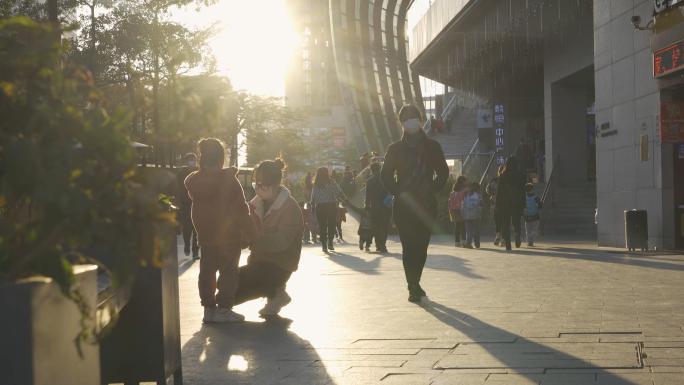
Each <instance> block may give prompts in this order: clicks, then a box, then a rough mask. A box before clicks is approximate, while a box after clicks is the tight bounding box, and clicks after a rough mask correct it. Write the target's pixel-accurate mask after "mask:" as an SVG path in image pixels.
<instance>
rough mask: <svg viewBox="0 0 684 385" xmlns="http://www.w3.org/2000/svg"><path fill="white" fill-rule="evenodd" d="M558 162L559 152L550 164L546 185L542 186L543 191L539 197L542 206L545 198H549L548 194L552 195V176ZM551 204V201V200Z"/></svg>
mask: <svg viewBox="0 0 684 385" xmlns="http://www.w3.org/2000/svg"><path fill="white" fill-rule="evenodd" d="M559 162H560V154H558V155H556V157H555V158H554V161H553V165H552V166H551V172H550V173H549V177H548V178H546V186H544V193H543V194H542V197H541V204H542V206H545V205H546V200H547V199H548V198H549V196H552V198H553V194H552V186H553V181H554V176H555V175H556V169H557V168H558V163H559ZM551 205H553V201H551Z"/></svg>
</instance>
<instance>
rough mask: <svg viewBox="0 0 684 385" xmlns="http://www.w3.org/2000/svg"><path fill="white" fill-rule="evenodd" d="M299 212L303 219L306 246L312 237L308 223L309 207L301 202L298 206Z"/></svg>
mask: <svg viewBox="0 0 684 385" xmlns="http://www.w3.org/2000/svg"><path fill="white" fill-rule="evenodd" d="M299 206H300V208H301V210H302V218H304V240H303V242H304V244H305V245H308V244H310V243H312V242H311V236H312V235H313V232H312V231H311V223H310V221H309V216H310V214H311V212H310V211H311V210H310V209H309V206H308V205H307V204H306V202H302V203H300V204H299Z"/></svg>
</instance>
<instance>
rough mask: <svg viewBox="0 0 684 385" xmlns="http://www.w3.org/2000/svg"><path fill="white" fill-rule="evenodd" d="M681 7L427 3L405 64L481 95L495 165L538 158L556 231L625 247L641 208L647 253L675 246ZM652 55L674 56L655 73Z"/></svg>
mask: <svg viewBox="0 0 684 385" xmlns="http://www.w3.org/2000/svg"><path fill="white" fill-rule="evenodd" d="M678 3H679V2H678V1H676V0H675V1H667V0H655V1H654V0H633V1H632V0H629V1H628V0H623V1H610V0H572V1H551V0H506V1H502V0H496V1H482V0H458V1H456V0H434V1H431V6H430V7H429V8H428V9H427V11H426V13H425V14H424V15H422V16H421V18H420V20H419V21H418V22H416V23H415V24H416V27H415V28H414V29H413V31H412V39H411V43H412V44H411V49H410V55H409V58H410V60H411V67H412V69H413V71H414V72H415V73H417V74H420V75H421V76H425V77H427V78H430V79H434V80H437V81H439V82H441V83H444V84H445V85H447V86H449V87H451V88H452V89H455V90H459V91H461V92H467V93H471V94H475V95H478V96H479V97H481V98H482V99H483V100H486V101H487V103H486V104H487V107H488V108H490V109H491V111H492V112H493V113H494V116H495V118H496V119H498V116H499V115H500V116H501V120H502V122H501V124H498V125H495V127H494V128H493V129H494V130H496V131H495V132H493V133H492V135H491V137H492V138H495V139H494V140H495V141H496V143H493V145H492V147H493V149H494V151H498V152H499V153H500V158H501V159H503V158H505V156H509V155H512V154H516V153H517V154H518V155H520V154H521V152H520V150H519V149H520V148H521V147H522V148H525V149H526V151H530V150H529V149H533V152H535V154H538V156H539V157H540V159H544V162H543V166H542V168H543V176H542V177H541V178H540V179H541V180H544V179H549V178H551V180H552V182H551V183H552V187H553V197H554V199H553V201H554V207H553V208H549V209H548V210H549V211H550V212H553V213H554V214H553V220H552V221H551V223H549V224H548V225H549V227H550V228H553V229H554V230H556V232H557V233H559V234H565V235H571V234H575V233H576V232H577V231H585V232H586V234H587V235H589V234H591V235H594V236H596V237H597V239H598V243H599V245H605V246H623V245H624V238H625V231H624V228H625V227H624V226H625V225H624V211H625V210H630V209H643V210H646V211H647V213H648V225H649V226H648V233H649V247H651V248H653V247H659V248H681V247H683V246H684V241H683V240H684V234H683V233H682V227H684V226H683V224H682V221H684V217H682V208H683V207H684V206H682V205H684V196H683V195H682V194H684V191H683V188H682V186H681V184H682V182H680V181H681V180H682V179H684V175H683V174H682V173H683V172H684V167H683V166H682V165H681V163H682V160H681V159H680V157H681V158H682V159H684V147H682V142H684V138H682V137H681V136H680V134H679V132H681V131H680V130H679V126H678V125H679V115H678V114H679V111H684V104H681V108H680V102H679V100H680V99H679V98H680V97H681V96H680V94H681V92H680V85H679V79H681V75H680V74H679V73H678V72H677V71H678V70H679V67H678V66H677V65H675V64H672V63H673V61H674V62H676V63H678V61H677V60H678V58H679V56H678V51H677V48H671V47H673V45H675V46H676V44H677V42H678V41H680V40H682V39H684V30H683V29H682V27H681V20H682V18H683V17H682V8H681V7H679V5H680V4H678ZM659 7H660V8H659ZM658 9H659V10H658ZM654 10H655V11H656V14H655V16H653V15H654ZM637 16H638V17H640V19H641V20H642V22H641V24H642V25H640V28H641V29H639V28H635V26H634V21H633V19H634V20H636V19H637V18H636V17H637ZM652 47H653V48H656V50H657V49H666V48H668V47H670V48H669V49H670V51H667V50H666V51H663V52H665V56H664V57H662V58H660V59H658V60H660V63H661V64H660V65H661V67H658V68H663V70H662V71H661V72H660V73H657V74H656V73H654V68H656V67H655V66H657V65H658V62H656V61H655V59H656V58H658V57H657V56H654V51H653V49H652ZM682 49H684V46H683V47H682ZM663 63H665V64H663ZM499 111H500V112H501V114H499V113H498V112H499ZM664 132H666V133H668V135H669V136H668V135H666V134H665V133H664ZM680 152H681V155H679V154H680ZM524 153H525V151H523V152H522V154H524ZM544 177H545V178H544ZM594 209H597V215H596V216H595V212H594ZM594 218H596V220H597V225H594V223H593V222H594Z"/></svg>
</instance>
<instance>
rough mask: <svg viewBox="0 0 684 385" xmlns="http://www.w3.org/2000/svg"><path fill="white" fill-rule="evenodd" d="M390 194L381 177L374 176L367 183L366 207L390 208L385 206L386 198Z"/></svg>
mask: <svg viewBox="0 0 684 385" xmlns="http://www.w3.org/2000/svg"><path fill="white" fill-rule="evenodd" d="M388 195H389V192H387V190H386V189H385V186H383V185H382V181H380V175H373V176H372V177H370V178H369V179H368V181H367V182H366V207H369V208H373V209H380V208H388V207H387V206H386V205H385V198H386V197H387V196H388Z"/></svg>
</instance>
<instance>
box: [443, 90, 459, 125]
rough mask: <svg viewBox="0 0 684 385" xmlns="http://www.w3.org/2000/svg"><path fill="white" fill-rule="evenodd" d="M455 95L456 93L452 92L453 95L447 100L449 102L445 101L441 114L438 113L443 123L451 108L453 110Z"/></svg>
mask: <svg viewBox="0 0 684 385" xmlns="http://www.w3.org/2000/svg"><path fill="white" fill-rule="evenodd" d="M457 96H458V95H457V94H456V93H455V92H454V95H453V96H452V97H451V99H450V100H449V103H447V104H446V106H444V109H443V110H442V115H440V119H442V121H443V122H445V123H446V121H447V118H448V117H449V115H450V114H451V110H453V109H454V106H455V105H456V97H457Z"/></svg>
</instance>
